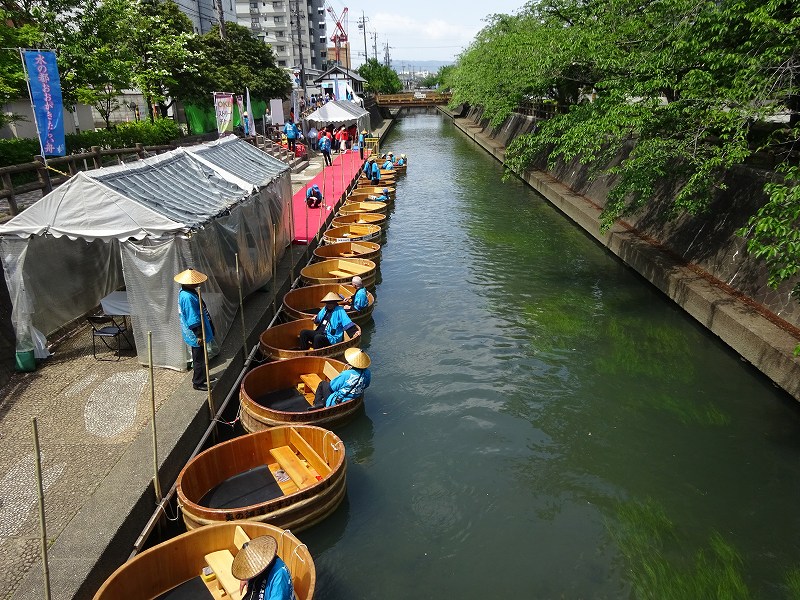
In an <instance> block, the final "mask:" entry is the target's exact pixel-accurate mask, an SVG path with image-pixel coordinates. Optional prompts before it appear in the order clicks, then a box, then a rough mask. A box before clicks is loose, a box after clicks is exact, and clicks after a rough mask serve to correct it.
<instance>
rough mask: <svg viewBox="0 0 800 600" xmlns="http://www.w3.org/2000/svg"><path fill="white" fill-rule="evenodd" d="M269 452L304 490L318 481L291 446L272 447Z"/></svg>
mask: <svg viewBox="0 0 800 600" xmlns="http://www.w3.org/2000/svg"><path fill="white" fill-rule="evenodd" d="M269 453H270V454H271V455H272V457H273V458H274V459H275V460H277V461H278V464H279V465H280V466H281V469H283V470H284V471H285V472H286V474H287V475H288V476H289V477H291V479H292V481H294V483H295V484H296V485H297V487H298V488H300V489H301V490H304V489H306V488H307V487H310V486H312V485H313V484H314V483H316V482H317V478H316V477H314V475H312V474H311V471H309V470H308V467H307V466H306V465H304V464H303V463H302V462H300V459H299V458H297V455H296V454H295V453H294V451H293V450H292V449H291V448H290V447H289V446H280V447H278V448H272V449H270V451H269Z"/></svg>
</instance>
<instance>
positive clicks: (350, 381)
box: [325, 368, 372, 407]
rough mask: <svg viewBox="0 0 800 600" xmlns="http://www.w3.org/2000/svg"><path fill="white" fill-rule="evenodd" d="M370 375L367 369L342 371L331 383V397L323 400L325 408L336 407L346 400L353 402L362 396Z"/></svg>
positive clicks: (370, 378)
mask: <svg viewBox="0 0 800 600" xmlns="http://www.w3.org/2000/svg"><path fill="white" fill-rule="evenodd" d="M371 380H372V373H370V371H369V369H355V368H350V369H346V370H344V371H342V372H341V373H339V375H337V376H336V377H334V378H333V380H332V381H331V391H332V393H331V395H330V396H328V399H327V400H325V406H326V407H327V406H336V405H337V404H341V403H342V402H347V401H348V400H355V399H356V398H360V397H361V396H363V395H364V390H366V389H367V388H368V387H369V382H370V381H371Z"/></svg>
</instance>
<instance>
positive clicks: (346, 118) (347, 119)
mask: <svg viewBox="0 0 800 600" xmlns="http://www.w3.org/2000/svg"><path fill="white" fill-rule="evenodd" d="M305 120H306V121H307V122H309V123H314V124H316V125H323V126H324V125H352V124H353V123H355V124H356V125H357V126H358V130H359V131H362V130H363V129H366V130H369V129H370V118H369V112H367V111H366V110H364V109H363V108H361V107H360V106H358V105H356V104H353V103H352V102H348V101H346V100H336V101H335V102H328V103H327V104H323V105H322V106H321V107H320V108H318V109H317V110H315V111H314V112H312V113H311V114H310V115H308V116H307V117H306V118H305Z"/></svg>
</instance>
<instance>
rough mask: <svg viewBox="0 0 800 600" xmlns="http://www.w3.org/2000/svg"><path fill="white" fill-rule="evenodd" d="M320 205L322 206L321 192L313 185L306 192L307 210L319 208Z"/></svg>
mask: <svg viewBox="0 0 800 600" xmlns="http://www.w3.org/2000/svg"><path fill="white" fill-rule="evenodd" d="M320 204H322V192H321V191H320V189H319V186H318V185H317V184H316V183H315V184H314V185H312V186H311V187H310V188H308V191H307V192H306V205H308V208H319V205H320Z"/></svg>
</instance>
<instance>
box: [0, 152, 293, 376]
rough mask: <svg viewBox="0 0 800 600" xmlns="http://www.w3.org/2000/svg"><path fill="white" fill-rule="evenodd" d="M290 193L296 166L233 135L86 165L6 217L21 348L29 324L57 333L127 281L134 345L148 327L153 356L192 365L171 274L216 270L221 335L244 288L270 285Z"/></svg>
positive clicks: (214, 293)
mask: <svg viewBox="0 0 800 600" xmlns="http://www.w3.org/2000/svg"><path fill="white" fill-rule="evenodd" d="M290 202H291V178H290V169H289V166H288V165H287V164H285V163H284V162H282V161H280V160H278V159H276V158H274V157H272V156H270V155H268V154H266V153H264V152H261V151H260V150H258V149H257V148H254V147H253V146H251V145H250V144H248V143H247V142H244V141H242V140H239V139H238V138H235V137H231V138H229V139H225V140H221V141H218V142H214V143H211V144H206V145H203V146H198V147H194V148H191V149H190V150H187V149H184V148H178V149H176V150H173V151H171V152H167V153H165V154H162V155H160V156H155V157H151V158H147V159H144V160H140V161H136V162H134V163H131V164H123V165H118V166H114V167H110V168H103V169H96V170H93V171H90V172H82V173H78V174H77V175H75V176H74V177H72V178H71V179H70V180H69V181H67V182H66V183H65V184H63V185H62V186H60V187H58V188H57V189H56V190H54V191H53V192H51V193H50V194H47V195H46V196H45V197H44V198H42V199H41V200H39V201H38V202H36V203H34V204H33V205H32V206H31V207H30V208H28V209H26V210H25V211H23V212H22V213H20V214H19V215H17V216H16V217H14V218H13V219H11V220H10V221H8V222H7V223H6V224H4V225H2V226H0V250H2V259H3V268H4V272H5V277H6V282H7V283H8V288H9V293H10V295H11V297H12V303H13V312H12V323H13V324H14V330H15V334H16V337H17V349H18V350H27V349H30V348H31V346H30V344H31V343H32V338H33V335H32V333H31V328H32V327H35V328H36V329H38V330H40V331H42V332H44V333H45V334H46V335H49V334H51V333H52V332H54V331H56V330H57V329H58V328H59V327H61V326H62V325H64V324H65V323H68V322H70V321H72V320H73V319H76V318H79V317H81V316H82V315H84V314H86V313H87V312H89V311H91V310H93V309H94V308H95V307H96V306H97V305H98V304H99V302H100V300H101V299H102V298H103V297H104V296H106V295H107V294H109V293H110V292H112V291H114V290H117V289H119V288H120V287H121V286H122V285H123V284H124V285H125V287H126V290H127V296H128V300H129V304H130V313H129V314H130V316H131V319H132V323H133V326H134V328H133V332H134V338H135V340H136V345H137V347H138V348H139V349H140V350H141V349H144V348H146V347H147V338H146V335H147V332H148V331H150V332H152V334H153V342H154V346H153V360H154V364H156V365H158V366H167V367H172V368H178V369H184V368H186V362H187V359H188V352H187V350H186V347H185V345H184V343H183V340H182V337H181V329H180V323H179V320H178V311H177V285H176V284H175V282H174V281H173V280H172V277H173V275H174V274H175V273H178V272H180V271H182V270H183V269H185V268H186V267H187V266H191V267H194V268H196V269H198V270H201V271H203V272H204V273H206V274H207V275H208V276H209V279H208V282H207V283H206V284H204V287H203V292H204V298H205V299H206V301H207V306H208V308H209V311H210V312H211V315H212V318H213V320H214V323H215V327H216V330H217V335H218V339H219V340H222V339H224V337H225V334H226V332H227V331H228V329H229V328H230V325H231V323H232V322H233V319H234V315H235V313H236V311H237V310H238V300H239V288H240V287H241V290H242V293H243V294H244V295H247V294H249V293H251V292H253V291H255V290H257V289H259V288H261V287H263V286H264V285H265V284H266V283H267V282H268V281H269V279H270V277H271V274H272V271H273V266H274V265H273V263H274V261H276V260H280V257H281V255H282V253H283V251H284V249H285V247H286V246H287V245H288V244H289V243H290V241H291V233H292V232H291V231H290V215H291V208H290V206H291V205H290ZM237 257H238V259H239V264H240V271H235V270H234V269H233V267H232V265H233V264H235V262H236V258H237ZM146 361H147V356H146V352H145V353H144V356H142V355H140V362H143V363H145V362H146Z"/></svg>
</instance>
